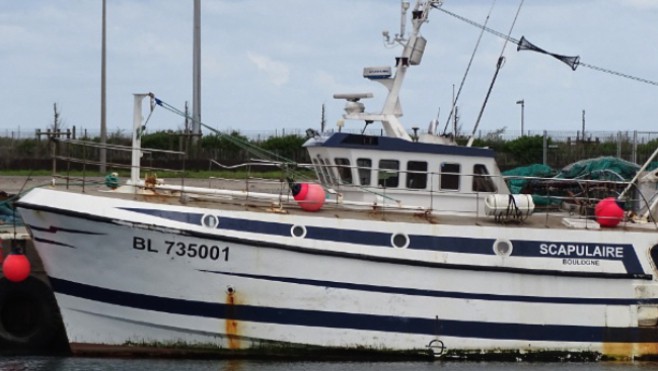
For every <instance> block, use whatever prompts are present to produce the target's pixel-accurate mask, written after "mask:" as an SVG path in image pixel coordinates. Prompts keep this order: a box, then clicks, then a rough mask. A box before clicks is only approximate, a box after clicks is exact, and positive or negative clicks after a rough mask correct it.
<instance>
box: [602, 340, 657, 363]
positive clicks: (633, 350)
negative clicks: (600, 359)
mask: <svg viewBox="0 0 658 371" xmlns="http://www.w3.org/2000/svg"><path fill="white" fill-rule="evenodd" d="M603 355H604V356H605V357H608V358H613V359H621V360H631V359H638V358H645V357H650V358H655V357H656V356H658V343H603Z"/></svg>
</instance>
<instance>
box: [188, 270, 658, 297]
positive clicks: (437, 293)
mask: <svg viewBox="0 0 658 371" xmlns="http://www.w3.org/2000/svg"><path fill="white" fill-rule="evenodd" d="M201 271H202V272H207V273H215V274H223V275H227V276H236V277H245V278H253V279H258V280H266V281H276V282H285V283H294V284H298V285H309V286H319V287H331V288H336V289H346V290H358V291H366V292H377V293H385V294H396V295H409V296H424V297H432V298H448V299H466V300H488V301H504V302H518V303H544V304H583V305H634V304H658V298H651V299H636V298H576V297H557V296H526V295H499V294H482V293H468V292H456V291H441V290H428V289H415V288H408V287H391V286H377V285H367V284H359V283H350V282H336V281H324V280H313V279H304V278H294V277H275V276H265V275H256V274H248V273H232V272H221V271H209V270H201Z"/></svg>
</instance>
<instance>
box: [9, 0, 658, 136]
mask: <svg viewBox="0 0 658 371" xmlns="http://www.w3.org/2000/svg"><path fill="white" fill-rule="evenodd" d="M412 3H413V2H412ZM491 3H492V1H491V0H486V1H485V0H468V1H466V0H446V1H445V3H444V8H445V9H446V10H449V11H451V12H454V13H457V14H459V15H461V16H463V17H466V18H469V19H472V20H474V21H476V22H479V23H482V22H484V20H485V18H486V16H487V13H488V12H489V9H490V7H491ZM0 4H1V5H2V6H0V50H1V53H0V56H1V57H0V71H1V72H0V73H1V76H2V78H1V79H0V86H2V88H1V90H0V112H2V116H1V119H0V129H2V133H1V134H2V135H4V134H5V133H7V132H11V131H17V130H19V129H20V131H22V132H28V131H33V130H34V129H36V128H41V129H45V128H47V127H49V126H50V125H52V120H53V103H57V106H58V107H59V110H60V111H61V117H62V121H63V124H64V127H68V128H71V127H72V126H74V125H75V126H77V128H78V129H80V128H85V129H87V130H88V131H89V132H91V133H97V132H98V131H99V127H100V61H101V0H30V1H11V0H1V1H0ZM201 4H202V21H201V29H202V31H201V32H202V101H201V104H202V121H203V122H204V123H205V124H207V125H210V126H213V127H216V128H219V129H220V130H229V129H237V130H240V131H242V132H243V133H245V134H252V133H256V132H267V131H272V130H274V129H275V128H276V129H279V130H280V129H286V130H292V129H301V130H304V129H306V128H309V127H313V128H318V127H319V122H320V117H321V107H322V104H325V105H326V117H327V123H328V126H329V127H333V126H334V125H335V122H336V120H337V119H338V118H339V117H340V115H341V114H342V109H343V102H342V101H336V100H334V99H332V95H333V94H334V93H337V92H341V93H347V92H365V91H370V92H372V93H373V94H374V95H375V97H374V98H373V99H370V100H367V101H365V103H366V107H367V110H368V111H378V110H379V109H381V103H382V101H383V98H384V97H385V93H386V91H385V88H384V87H383V86H381V85H379V84H377V83H372V82H369V81H368V80H366V79H364V78H363V77H362V69H363V67H365V66H382V65H392V63H393V61H394V57H395V56H396V55H397V54H398V53H399V52H400V48H386V47H385V46H384V44H383V42H382V35H381V32H382V31H383V30H390V31H391V34H394V33H397V32H399V8H400V3H399V1H398V0H331V1H326V0H306V1H302V0H276V1H271V0H231V1H228V0H226V1H222V0H201ZM518 4H519V2H518V1H516V0H498V1H497V3H496V5H495V7H494V8H493V11H492V14H491V17H490V20H489V27H490V28H493V29H495V30H497V31H500V32H502V33H505V34H506V33H507V32H508V30H509V28H510V25H511V23H512V20H513V18H514V15H515V13H516V8H517V7H518ZM192 15H193V1H192V0H107V20H108V30H107V123H108V131H109V132H116V131H124V132H130V128H131V127H132V95H131V94H132V93H135V92H149V91H150V92H154V93H155V94H156V96H158V97H159V98H161V99H163V100H164V101H166V102H168V103H170V104H172V105H174V106H176V107H180V108H181V109H183V107H184V104H185V101H189V102H190V107H191V101H192ZM656 20H658V1H655V0H596V1H594V0H579V1H572V0H551V1H546V0H526V1H525V3H524V5H523V7H522V9H521V12H520V14H519V18H518V21H517V22H516V26H515V28H514V30H513V32H512V37H514V38H516V39H519V38H521V36H525V37H526V38H527V39H528V40H529V41H531V42H533V43H534V44H536V45H538V46H540V47H542V48H544V49H546V50H548V51H551V52H554V53H558V54H564V55H579V56H580V58H581V61H582V62H584V63H587V64H591V65H595V66H599V67H602V68H606V69H610V70H614V71H619V72H622V73H626V74H630V75H634V76H638V77H642V78H645V79H648V80H652V81H658V42H657V41H658V27H656ZM479 32H480V31H479V29H478V28H476V27H474V26H471V25H468V24H466V23H464V22H462V21H460V20H457V19H455V18H453V17H450V16H449V15H447V14H444V13H443V12H440V11H437V10H434V11H433V12H432V14H431V15H430V23H429V24H426V25H425V26H424V28H423V30H422V34H423V35H424V36H425V37H426V38H427V39H428V45H427V48H426V53H425V56H424V58H423V63H422V65H421V66H417V67H413V68H411V70H410V71H409V73H408V78H407V83H406V85H405V86H404V87H403V90H402V95H401V102H402V107H403V110H404V116H403V118H402V122H403V123H404V125H405V126H406V127H407V128H411V127H413V126H419V127H421V129H422V130H425V129H426V128H427V125H428V123H429V121H430V120H432V119H434V118H435V117H436V115H437V113H438V112H439V110H440V112H441V113H440V121H441V122H442V126H443V123H444V122H445V119H446V117H447V114H448V112H449V110H450V100H451V96H452V94H453V86H456V87H458V86H459V84H460V82H461V79H462V76H463V74H464V70H465V69H466V66H467V63H468V60H469V58H470V56H471V52H472V50H473V48H474V45H475V43H476V41H477V38H478V36H479ZM502 47H503V40H501V39H500V38H498V37H496V36H493V35H490V34H485V35H484V37H483V39H482V43H481V46H480V48H479V51H478V53H477V54H476V56H475V61H474V64H473V67H472V68H471V72H470V74H469V75H468V78H467V80H466V83H465V87H464V91H463V93H462V96H461V98H460V102H459V103H458V104H459V107H460V119H461V121H460V123H461V126H462V128H463V130H471V128H472V126H473V123H474V122H475V119H476V117H477V114H478V111H479V110H480V107H481V105H482V101H483V99H484V97H485V95H486V91H487V89H488V87H489V84H490V82H491V79H492V77H493V74H494V70H495V64H496V60H497V59H498V55H499V54H500V52H501V49H502ZM504 55H505V57H506V63H505V65H504V67H503V68H502V70H501V72H500V74H499V76H498V80H497V83H496V85H495V86H494V89H493V92H492V95H491V98H490V100H489V104H488V107H487V109H486V111H485V113H484V117H483V119H482V122H481V124H480V128H481V129H482V130H495V129H499V128H503V127H507V129H508V131H519V130H520V116H521V110H520V106H519V105H518V104H516V101H517V100H520V99H523V100H524V101H525V129H526V130H531V131H536V132H540V131H541V130H579V129H580V128H581V116H582V114H581V112H582V110H586V128H587V130H601V131H602V130H610V131H616V130H640V131H654V130H655V131H658V125H656V121H657V118H658V104H657V103H658V100H657V98H658V86H655V85H650V84H645V83H640V82H637V81H632V80H629V79H625V78H621V77H618V76H614V75H611V74H607V73H602V72H599V71H595V70H592V69H588V68H585V67H584V66H580V67H579V68H578V69H577V70H576V71H575V72H574V71H572V70H571V69H570V68H569V67H568V66H566V65H565V64H563V63H561V62H559V61H557V60H555V59H553V58H551V57H548V56H546V55H541V54H537V53H532V52H527V51H526V52H517V51H516V47H515V45H512V44H510V45H508V46H507V48H506V50H505V54H504ZM348 125H351V126H350V128H352V129H355V130H357V129H360V128H361V123H348ZM182 126H183V119H182V118H181V117H178V116H175V115H174V114H172V113H169V112H167V111H164V110H162V109H159V110H156V112H155V113H154V114H153V117H152V118H151V121H150V122H149V124H148V127H149V130H150V131H151V132H152V131H155V130H166V129H174V130H175V129H180V128H182Z"/></svg>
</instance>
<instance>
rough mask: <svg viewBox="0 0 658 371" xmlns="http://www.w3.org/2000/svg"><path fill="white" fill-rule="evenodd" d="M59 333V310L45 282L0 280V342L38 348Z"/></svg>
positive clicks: (29, 278)
mask: <svg viewBox="0 0 658 371" xmlns="http://www.w3.org/2000/svg"><path fill="white" fill-rule="evenodd" d="M60 330H61V320H60V315H59V309H58V307H57V304H56V302H55V296H54V295H53V293H52V290H51V289H50V288H49V287H48V285H46V283H45V282H43V281H40V280H39V279H37V278H35V277H32V276H29V277H28V278H27V279H25V280H24V281H22V282H11V281H9V280H8V279H6V278H4V277H3V278H2V279H0V339H2V340H3V342H5V343H7V344H9V345H16V346H21V347H28V348H33V349H34V348H42V347H44V346H47V345H49V344H50V343H51V342H52V341H53V339H54V338H55V336H56V335H57V333H58V331H60Z"/></svg>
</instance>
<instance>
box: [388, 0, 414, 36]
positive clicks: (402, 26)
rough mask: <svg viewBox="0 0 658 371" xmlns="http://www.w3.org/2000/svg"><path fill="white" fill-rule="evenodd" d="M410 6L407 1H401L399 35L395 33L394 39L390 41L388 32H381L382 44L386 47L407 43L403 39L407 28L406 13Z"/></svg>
mask: <svg viewBox="0 0 658 371" xmlns="http://www.w3.org/2000/svg"><path fill="white" fill-rule="evenodd" d="M410 6H411V5H410V4H409V2H408V1H402V4H401V9H400V33H396V34H395V37H394V38H393V39H392V40H391V35H390V33H389V32H388V31H383V32H382V36H384V44H385V45H387V46H393V45H395V44H396V43H398V44H402V43H404V42H406V41H407V39H406V38H405V33H406V32H407V31H406V28H407V11H408V10H409V7H410Z"/></svg>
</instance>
